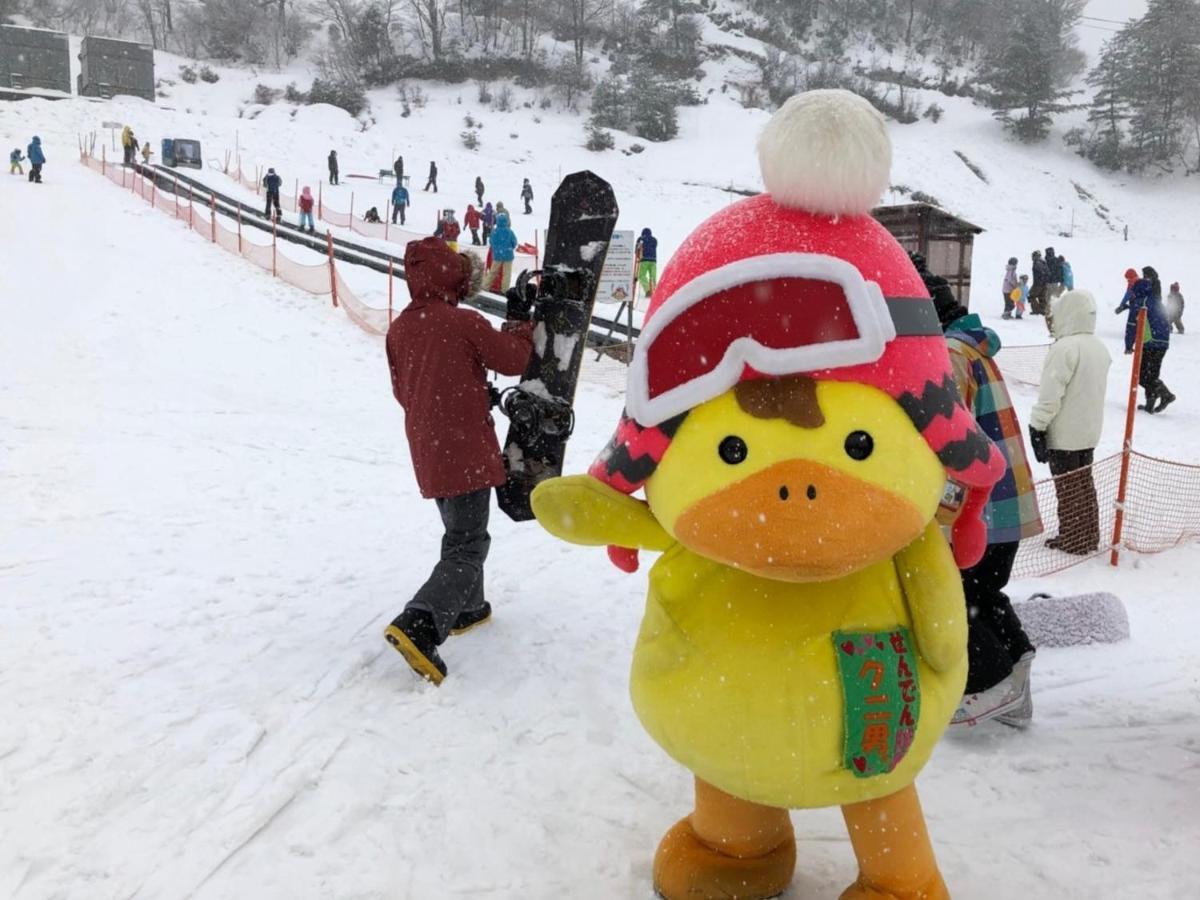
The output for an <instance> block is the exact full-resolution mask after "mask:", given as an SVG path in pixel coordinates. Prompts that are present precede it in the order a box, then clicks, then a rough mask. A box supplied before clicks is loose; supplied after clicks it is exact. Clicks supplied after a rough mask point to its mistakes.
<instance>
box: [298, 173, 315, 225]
mask: <svg viewBox="0 0 1200 900" xmlns="http://www.w3.org/2000/svg"><path fill="white" fill-rule="evenodd" d="M300 230H301V231H305V230H307V231H308V233H309V234H313V233H314V232H315V231H316V230H317V229H316V225H315V223H314V222H313V195H312V188H310V187H309V186H308V185H307V184H306V185H305V186H304V190H303V191H301V192H300Z"/></svg>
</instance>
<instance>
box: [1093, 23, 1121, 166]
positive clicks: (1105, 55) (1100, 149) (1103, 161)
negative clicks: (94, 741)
mask: <svg viewBox="0 0 1200 900" xmlns="http://www.w3.org/2000/svg"><path fill="white" fill-rule="evenodd" d="M1132 60H1133V57H1132V55H1131V54H1130V52H1129V40H1128V34H1127V33H1126V32H1125V31H1122V32H1120V33H1118V34H1117V36H1116V37H1114V38H1113V39H1112V40H1110V41H1106V42H1105V44H1104V47H1103V48H1102V49H1101V51H1100V61H1099V62H1098V63H1097V64H1096V67H1095V68H1094V69H1092V70H1091V71H1090V72H1089V73H1088V76H1087V83H1088V85H1090V86H1091V87H1092V88H1094V89H1095V91H1096V93H1095V95H1094V96H1093V97H1092V102H1091V103H1090V104H1089V105H1088V122H1090V123H1091V125H1092V128H1093V129H1094V130H1095V133H1094V137H1093V138H1092V139H1090V140H1089V141H1088V142H1087V143H1086V144H1085V145H1084V147H1083V150H1082V151H1081V153H1082V155H1083V156H1086V157H1087V158H1088V159H1090V160H1091V161H1092V162H1094V163H1095V164H1096V165H1098V166H1100V167H1101V168H1104V169H1110V170H1114V171H1115V170H1117V169H1120V168H1121V167H1122V166H1123V165H1125V132H1124V123H1125V122H1126V121H1128V120H1129V118H1130V117H1131V116H1132V115H1133V112H1132V109H1131V107H1130V102H1129V91H1128V88H1129V79H1130V78H1131V77H1132V74H1133V72H1132Z"/></svg>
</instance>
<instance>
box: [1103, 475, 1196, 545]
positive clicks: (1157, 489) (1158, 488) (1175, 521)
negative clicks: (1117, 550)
mask: <svg viewBox="0 0 1200 900" xmlns="http://www.w3.org/2000/svg"><path fill="white" fill-rule="evenodd" d="M1197 538H1200V466H1196V465H1189V464H1187V463H1180V462H1175V461H1174V460H1169V459H1158V458H1156V457H1153V456H1146V455H1145V454H1142V453H1137V452H1134V453H1133V458H1132V460H1131V464H1130V471H1129V488H1128V492H1127V494H1126V497H1125V523H1124V528H1123V530H1122V533H1121V546H1122V547H1123V548H1127V549H1129V550H1136V551H1137V552H1138V553H1160V552H1162V551H1163V550H1170V549H1171V548H1172V547H1178V546H1179V545H1180V544H1184V543H1187V542H1189V541H1194V540H1196V539H1197Z"/></svg>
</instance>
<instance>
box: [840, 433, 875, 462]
mask: <svg viewBox="0 0 1200 900" xmlns="http://www.w3.org/2000/svg"><path fill="white" fill-rule="evenodd" d="M874 450H875V439H874V438H873V437H871V436H870V435H869V434H867V433H866V432H865V431H852V432H850V433H849V434H848V435H846V455H847V456H848V457H850V458H851V459H859V460H862V459H866V458H867V457H868V456H870V455H871V453H872V452H874Z"/></svg>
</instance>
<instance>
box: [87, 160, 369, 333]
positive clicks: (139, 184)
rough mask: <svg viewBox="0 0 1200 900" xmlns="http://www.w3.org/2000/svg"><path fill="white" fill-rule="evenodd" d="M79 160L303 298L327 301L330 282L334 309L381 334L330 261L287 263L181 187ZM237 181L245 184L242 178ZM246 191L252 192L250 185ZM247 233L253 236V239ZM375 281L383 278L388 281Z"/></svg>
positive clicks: (274, 245)
mask: <svg viewBox="0 0 1200 900" xmlns="http://www.w3.org/2000/svg"><path fill="white" fill-rule="evenodd" d="M80 161H81V162H82V163H83V165H85V166H87V168H89V169H91V170H92V171H94V172H96V173H98V174H100V175H103V176H105V177H106V178H108V180H109V181H110V182H112V183H113V184H114V185H115V186H117V187H119V188H121V189H122V190H126V191H129V192H130V193H132V194H134V195H135V196H138V197H141V198H142V199H143V200H144V201H145V202H147V203H150V204H152V205H153V206H154V207H155V208H156V209H158V210H160V211H161V212H163V213H165V214H167V215H169V216H171V217H172V218H175V219H178V220H180V221H182V222H183V223H184V224H186V225H187V226H188V228H189V229H190V230H192V231H194V232H196V234H198V235H200V236H201V237H202V238H204V239H205V240H207V241H209V242H210V243H215V244H216V245H217V246H219V247H221V248H222V249H224V250H227V251H228V252H230V253H234V254H237V255H238V256H241V257H242V258H243V259H245V260H246V261H248V262H250V263H252V264H254V265H255V266H257V267H258V268H260V269H262V270H263V271H264V272H269V273H271V274H273V275H275V276H276V277H278V278H280V279H281V280H283V281H285V282H287V283H288V284H290V285H292V286H293V287H296V288H298V289H300V290H302V291H305V292H307V293H309V294H314V295H317V296H327V295H329V294H331V293H332V292H333V287H334V284H335V283H336V285H337V291H338V297H337V300H338V304H337V305H339V306H341V307H342V308H343V309H344V310H345V311H346V314H347V315H348V316H349V318H350V320H351V321H352V322H354V323H355V324H356V325H358V326H359V327H360V328H362V329H363V330H364V331H366V332H367V333H368V334H373V335H382V334H386V333H387V328H388V324H389V313H388V311H387V310H386V309H376V308H374V307H372V306H369V305H368V304H366V303H364V302H363V301H362V300H361V299H360V298H359V297H358V295H357V294H355V292H354V291H352V290H351V289H350V287H349V286H348V285H347V284H346V283H345V281H344V280H343V279H342V277H341V275H340V274H338V272H337V267H336V264H335V263H334V261H333V260H332V258H329V259H326V260H323V261H321V262H315V263H305V262H300V261H298V260H295V259H292V258H291V257H289V256H287V255H286V254H285V253H284V252H283V250H282V249H281V248H280V246H279V242H278V240H277V239H276V238H275V236H274V235H267V234H265V233H264V232H263V231H261V230H259V229H257V228H252V227H246V228H244V229H243V228H242V227H241V223H240V222H239V221H238V220H237V219H231V218H227V217H226V215H225V214H217V213H215V212H214V210H213V207H212V205H211V198H208V197H203V196H189V194H188V191H187V189H186V188H182V190H183V192H184V193H183V196H182V197H181V196H179V195H178V194H173V193H171V192H169V191H162V190H158V188H157V187H156V186H155V183H154V181H153V180H152V179H150V178H146V177H144V176H141V175H139V174H137V173H136V172H135V171H133V170H132V169H126V168H125V167H123V166H116V165H110V164H108V163H107V162H105V161H103V160H98V159H95V158H93V157H90V156H83V157H81V159H80ZM232 177H236V176H232ZM239 180H242V181H243V182H245V181H247V180H248V179H239ZM247 186H248V187H252V186H253V183H251V184H249V185H247ZM251 234H253V235H254V237H253V238H252V237H251ZM264 237H265V238H267V239H269V240H271V243H266V244H264V243H260V241H262V240H263V239H264ZM288 246H289V247H290V246H291V245H288ZM292 252H294V251H292ZM300 252H303V251H300ZM331 272H332V273H333V279H332V281H331V279H330V273H331ZM380 277H381V278H388V277H390V276H386V275H385V276H380Z"/></svg>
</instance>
